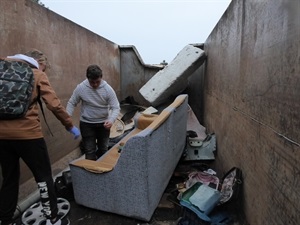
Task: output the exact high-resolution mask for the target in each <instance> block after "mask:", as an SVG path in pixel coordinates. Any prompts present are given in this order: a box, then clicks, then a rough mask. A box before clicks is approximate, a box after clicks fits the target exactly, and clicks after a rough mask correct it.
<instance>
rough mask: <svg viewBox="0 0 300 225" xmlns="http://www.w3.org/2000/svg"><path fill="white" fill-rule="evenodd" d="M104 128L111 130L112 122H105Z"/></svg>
mask: <svg viewBox="0 0 300 225" xmlns="http://www.w3.org/2000/svg"><path fill="white" fill-rule="evenodd" d="M103 126H104V127H105V128H106V129H108V130H109V129H110V128H111V127H112V122H110V121H105V122H104V124H103Z"/></svg>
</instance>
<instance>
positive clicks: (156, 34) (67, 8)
mask: <svg viewBox="0 0 300 225" xmlns="http://www.w3.org/2000/svg"><path fill="white" fill-rule="evenodd" d="M41 2H42V3H43V4H45V6H46V7H47V8H49V9H50V10H52V11H54V12H56V13H57V14H59V15H61V16H63V17H65V18H67V19H69V20H71V21H73V22H75V23H77V24H79V25H81V26H83V27H85V28H87V29H89V30H91V31H93V32H94V33H96V34H99V35H100V36H102V37H104V38H106V39H108V40H110V41H112V42H114V43H116V44H118V45H134V46H135V47H136V49H137V51H138V52H139V54H140V55H141V57H142V60H143V61H144V62H145V63H146V64H158V63H161V62H162V61H163V60H166V62H168V63H169V62H171V61H172V60H173V59H174V58H175V56H176V55H177V54H178V53H179V52H180V51H181V50H182V49H183V48H184V47H185V46H186V45H187V44H193V43H204V42H205V40H206V39H207V37H208V36H209V34H210V33H211V31H212V30H213V28H214V27H215V25H216V24H217V22H218V21H219V19H220V18H221V16H222V15H223V13H224V12H225V10H226V9H227V7H228V5H229V4H230V2H231V0H118V1H115V0H41Z"/></svg>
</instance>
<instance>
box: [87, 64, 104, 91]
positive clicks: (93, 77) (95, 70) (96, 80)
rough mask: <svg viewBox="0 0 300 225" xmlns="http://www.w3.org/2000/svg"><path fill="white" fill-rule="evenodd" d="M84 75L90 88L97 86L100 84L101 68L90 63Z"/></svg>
mask: <svg viewBox="0 0 300 225" xmlns="http://www.w3.org/2000/svg"><path fill="white" fill-rule="evenodd" d="M86 77H87V79H88V81H89V83H90V85H91V87H92V88H98V87H99V85H100V84H101V79H102V70H101V68H100V67H99V66H97V65H90V66H88V68H87V70H86Z"/></svg>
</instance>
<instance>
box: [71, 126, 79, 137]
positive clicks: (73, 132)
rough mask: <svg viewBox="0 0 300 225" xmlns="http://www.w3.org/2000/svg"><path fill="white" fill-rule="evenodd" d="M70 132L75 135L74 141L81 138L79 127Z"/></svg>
mask: <svg viewBox="0 0 300 225" xmlns="http://www.w3.org/2000/svg"><path fill="white" fill-rule="evenodd" d="M69 132H70V133H71V134H73V135H74V139H77V138H79V136H80V131H79V129H78V128H77V127H75V126H73V127H72V128H71V129H70V130H69Z"/></svg>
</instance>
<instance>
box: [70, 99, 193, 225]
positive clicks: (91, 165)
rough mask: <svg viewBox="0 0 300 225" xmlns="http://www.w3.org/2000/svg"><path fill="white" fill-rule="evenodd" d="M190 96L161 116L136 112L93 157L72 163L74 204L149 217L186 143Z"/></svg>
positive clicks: (167, 109)
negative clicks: (125, 129)
mask: <svg viewBox="0 0 300 225" xmlns="http://www.w3.org/2000/svg"><path fill="white" fill-rule="evenodd" d="M187 116H188V96H187V95H185V94H182V95H179V96H177V98H176V99H175V100H174V102H173V103H172V104H170V105H169V106H168V107H166V108H165V109H164V110H163V111H162V112H161V113H160V114H159V115H156V116H153V115H152V116H149V115H143V114H141V113H138V114H137V115H136V116H135V128H134V129H133V130H132V131H131V132H130V133H129V134H127V135H126V136H125V137H124V138H122V139H121V140H120V141H119V142H118V143H117V144H115V145H114V146H113V147H112V148H111V149H110V150H109V151H108V152H107V153H105V154H104V155H103V156H102V157H101V158H99V159H98V160H97V161H91V160H86V159H84V158H83V157H84V156H83V157H81V158H80V159H77V160H75V161H73V162H71V163H70V170H71V176H72V182H73V189H74V198H75V201H76V203H78V204H80V205H83V206H86V207H90V208H94V209H98V210H102V211H106V212H111V213H116V214H119V215H123V216H127V217H132V218H136V219H140V220H144V221H149V220H150V219H151V217H152V215H153V213H154V211H155V209H156V208H157V206H158V204H159V201H160V199H161V197H162V195H163V192H164V190H165V188H166V187H167V185H168V182H169V180H170V178H171V176H172V174H173V171H174V169H175V167H176V165H177V163H178V162H179V160H180V158H181V156H182V153H183V151H184V148H185V144H186V130H187Z"/></svg>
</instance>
